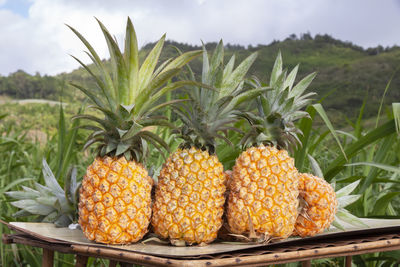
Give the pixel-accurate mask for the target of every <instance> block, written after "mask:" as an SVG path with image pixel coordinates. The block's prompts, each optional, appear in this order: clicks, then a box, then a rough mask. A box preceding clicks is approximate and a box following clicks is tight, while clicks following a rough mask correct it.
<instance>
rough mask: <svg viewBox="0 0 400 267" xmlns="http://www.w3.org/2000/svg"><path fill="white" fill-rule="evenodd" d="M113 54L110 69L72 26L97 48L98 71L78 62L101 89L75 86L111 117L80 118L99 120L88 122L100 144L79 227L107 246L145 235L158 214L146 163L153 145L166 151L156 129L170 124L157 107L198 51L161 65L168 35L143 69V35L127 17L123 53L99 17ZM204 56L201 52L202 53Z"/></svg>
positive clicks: (82, 195) (83, 189) (93, 139)
mask: <svg viewBox="0 0 400 267" xmlns="http://www.w3.org/2000/svg"><path fill="white" fill-rule="evenodd" d="M98 22H99V25H100V28H101V30H102V32H103V34H104V37H105V39H106V41H107V45H108V48H109V52H110V55H111V70H112V71H111V73H109V72H108V68H107V67H106V66H105V65H104V63H103V62H102V61H101V60H100V58H99V56H98V55H97V53H96V52H95V50H94V49H93V48H92V46H91V45H90V44H89V43H88V42H87V41H86V39H85V38H84V37H83V36H82V35H81V34H80V33H78V32H77V31H76V30H75V29H73V28H72V27H70V28H71V30H72V31H73V32H74V33H75V34H76V35H77V36H78V37H79V39H80V40H81V41H82V42H83V43H84V44H85V46H86V47H87V49H88V50H89V52H90V54H89V55H90V57H91V59H92V60H93V62H94V65H95V66H96V67H97V70H98V72H99V74H95V73H94V72H93V71H92V69H90V68H89V67H88V66H86V65H85V64H83V63H82V62H81V61H80V60H78V59H77V60H78V62H79V63H80V64H81V65H82V66H83V67H84V68H85V69H86V70H87V71H88V73H89V74H90V75H91V76H92V77H93V78H94V80H95V82H96V83H97V86H98V87H93V88H83V87H81V86H79V85H74V86H75V87H76V88H78V89H79V90H81V91H82V92H83V93H85V94H86V95H87V96H88V97H89V99H90V100H92V102H93V106H92V107H93V108H95V109H97V110H99V111H100V112H101V113H102V115H104V118H101V117H100V116H93V115H77V116H75V118H76V119H87V120H89V121H91V122H94V123H95V124H96V126H94V125H93V124H91V125H86V126H83V128H85V129H89V130H92V134H91V135H90V136H89V139H88V141H87V143H86V145H85V147H88V146H90V145H92V144H93V143H98V147H97V148H98V150H97V156H96V158H95V160H94V162H93V163H92V164H91V165H90V166H89V167H88V168H87V171H86V175H85V176H84V178H83V181H82V187H81V189H80V199H79V224H80V226H81V228H82V230H83V234H84V235H85V236H86V237H87V238H88V239H90V240H94V241H96V242H100V243H107V244H126V243H130V242H135V241H138V240H140V239H141V238H142V237H143V236H144V234H145V233H146V232H147V228H148V225H149V222H150V217H151V189H152V184H153V181H152V179H151V178H150V177H149V176H148V173H147V170H146V169H145V167H144V165H143V163H144V161H145V158H146V156H147V155H146V154H147V146H148V143H151V144H153V145H154V146H155V147H156V148H158V149H159V150H160V152H162V150H161V147H164V148H166V149H167V148H168V147H167V145H166V143H165V142H164V141H163V140H162V139H161V138H160V137H158V136H157V135H156V134H154V133H153V132H152V131H151V128H152V127H154V126H159V125H169V122H168V121H167V120H166V119H165V118H163V117H160V116H158V115H156V114H155V112H157V111H159V109H160V108H162V107H164V106H165V105H167V104H169V103H163V104H157V100H159V99H160V97H161V96H162V95H163V94H164V93H165V92H167V91H170V90H173V89H175V88H178V87H179V86H181V85H182V82H178V83H169V84H168V85H166V86H164V85H165V84H166V82H167V81H169V80H170V79H171V78H172V77H173V76H175V75H176V74H177V73H178V72H179V71H180V69H181V68H182V67H183V66H184V65H185V64H186V63H187V62H188V61H189V60H191V59H192V58H193V57H195V56H197V55H199V51H193V52H189V53H186V54H183V55H181V56H179V57H178V58H176V59H174V60H168V61H167V62H165V63H164V64H161V65H160V67H159V68H157V69H156V70H155V71H154V69H155V67H156V64H157V61H158V58H159V55H160V53H161V49H162V46H163V43H164V39H165V36H163V37H162V38H161V39H160V40H159V41H158V43H157V44H156V45H155V46H154V48H153V50H152V51H151V52H150V53H149V55H148V56H147V58H146V59H145V61H144V62H143V64H142V66H141V67H140V68H139V55H138V45H137V40H136V34H135V31H134V28H133V25H132V22H131V20H130V19H129V18H128V21H127V26H126V37H125V51H124V52H121V51H120V49H119V47H118V45H117V43H116V42H115V40H114V38H113V37H112V36H111V35H110V33H109V32H108V31H107V29H106V28H105V27H104V25H103V24H102V23H101V22H100V21H98ZM200 53H201V51H200Z"/></svg>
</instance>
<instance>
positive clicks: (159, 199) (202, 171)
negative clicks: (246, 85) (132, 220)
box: [152, 41, 262, 245]
mask: <svg viewBox="0 0 400 267" xmlns="http://www.w3.org/2000/svg"><path fill="white" fill-rule="evenodd" d="M255 58H256V54H252V55H250V56H249V57H248V58H247V59H245V60H244V61H243V62H242V63H241V64H240V65H239V66H238V67H237V68H236V69H235V70H234V69H233V66H234V61H235V56H233V57H232V58H231V59H230V61H229V63H228V64H227V65H226V66H225V68H224V66H223V43H222V41H221V42H220V43H219V44H218V46H217V47H216V50H215V52H214V54H213V56H212V57H211V61H210V63H209V58H208V53H207V51H206V49H205V47H203V73H202V83H203V85H204V84H205V86H209V87H214V89H210V88H204V87H199V86H196V87H191V88H188V90H186V93H187V94H188V98H189V100H190V101H186V102H180V103H179V104H177V105H176V106H175V107H174V110H175V112H176V113H177V114H178V115H179V117H180V118H181V120H182V123H183V125H182V126H181V127H180V128H179V130H178V133H179V136H180V137H181V138H182V139H183V140H184V142H183V143H182V144H181V145H180V147H179V149H178V150H177V151H175V152H174V153H173V154H172V155H170V157H169V158H168V159H167V161H166V162H165V164H164V165H163V168H162V170H161V172H160V176H159V180H158V185H157V189H156V197H155V203H154V205H153V217H152V225H153V228H154V231H155V233H156V234H158V235H159V236H160V237H162V238H169V239H170V241H171V243H172V244H174V245H185V244H189V245H191V244H195V243H197V244H206V243H210V242H212V241H213V240H214V239H215V238H216V237H217V233H218V230H219V228H220V227H221V225H222V215H223V211H224V202H225V197H224V192H225V190H226V188H225V180H226V174H225V173H224V171H223V166H222V164H221V163H220V162H219V160H218V158H217V156H216V155H215V149H216V145H217V143H216V140H217V139H223V140H225V141H227V142H229V140H227V139H226V138H225V137H224V136H223V135H222V134H221V133H220V132H221V131H225V130H228V129H231V127H230V126H229V124H231V123H233V122H235V121H236V120H237V119H236V117H235V116H234V114H233V113H234V111H235V108H236V107H237V106H238V105H239V104H240V103H242V102H243V101H245V100H246V99H247V98H249V97H251V96H253V95H257V94H259V93H260V92H262V89H253V90H250V91H243V77H244V75H245V74H246V72H247V71H248V69H249V68H250V66H251V64H252V63H253V62H254V60H255ZM190 73H191V74H193V73H192V72H191V71H190ZM193 79H194V78H193Z"/></svg>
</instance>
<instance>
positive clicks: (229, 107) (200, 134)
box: [173, 40, 266, 153]
mask: <svg viewBox="0 0 400 267" xmlns="http://www.w3.org/2000/svg"><path fill="white" fill-rule="evenodd" d="M202 53H203V68H202V75H201V82H202V83H201V84H200V83H198V82H196V81H195V80H194V79H195V77H194V75H193V72H192V70H191V69H190V67H189V68H188V70H189V74H190V77H191V79H193V82H194V84H192V85H191V84H188V85H186V86H185V88H186V89H187V90H186V91H185V93H186V96H185V97H184V99H187V100H188V101H185V102H181V103H175V104H174V107H173V108H174V112H175V113H176V114H177V115H178V116H179V118H180V119H181V121H182V122H183V125H182V126H181V127H180V128H179V129H177V130H175V132H176V133H178V134H179V136H180V137H181V138H182V139H183V140H184V142H183V143H182V147H185V148H189V147H191V146H195V147H197V148H201V149H208V151H209V152H210V153H214V152H215V149H216V140H222V141H224V142H226V143H228V144H229V143H230V141H229V140H228V139H227V138H226V136H225V135H224V134H221V133H222V132H225V131H227V130H234V131H235V130H237V129H236V128H235V127H232V125H233V123H234V122H236V121H238V120H239V116H238V114H239V113H240V112H239V107H240V105H241V104H242V103H243V102H245V101H248V100H249V99H252V98H254V97H256V96H258V95H260V94H261V93H263V92H264V91H265V90H266V88H255V89H252V90H247V89H244V88H243V81H244V77H245V75H246V73H247V71H248V70H249V68H250V66H251V65H252V64H253V62H254V60H255V58H256V57H257V53H253V54H251V55H250V56H249V57H247V58H246V59H245V60H243V61H242V62H241V63H240V64H239V65H238V66H237V67H236V68H234V61H235V57H234V56H233V57H232V58H231V60H230V61H229V63H228V64H227V65H226V66H224V62H223V59H224V46H223V42H222V40H221V41H220V42H219V43H218V45H217V47H216V48H215V50H214V52H213V54H212V55H211V57H210V56H209V53H208V52H207V49H206V47H205V46H204V45H203V52H202Z"/></svg>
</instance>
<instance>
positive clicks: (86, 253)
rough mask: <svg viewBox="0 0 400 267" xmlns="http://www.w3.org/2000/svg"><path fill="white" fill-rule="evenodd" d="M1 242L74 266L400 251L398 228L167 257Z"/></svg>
mask: <svg viewBox="0 0 400 267" xmlns="http://www.w3.org/2000/svg"><path fill="white" fill-rule="evenodd" d="M2 241H3V243H5V244H12V243H15V244H23V245H27V246H34V247H39V248H42V249H43V262H42V266H45V267H47V266H53V260H54V252H55V251H57V252H60V253H68V254H74V255H76V256H75V257H76V265H75V266H86V263H87V260H88V257H95V258H103V259H109V260H110V266H116V265H117V263H120V265H121V266H130V265H131V264H140V265H144V266H233V265H235V266H249V265H251V266H265V265H268V264H280V263H289V262H300V261H301V262H303V266H310V265H311V260H312V259H319V258H331V257H343V256H345V257H346V266H351V256H353V255H359V254H366V253H374V252H382V251H392V250H400V227H391V228H387V229H386V228H385V230H383V231H375V232H373V233H371V232H365V233H359V234H358V237H354V236H353V235H338V236H335V235H332V236H327V237H326V238H324V239H323V240H321V239H318V238H316V239H315V238H310V239H299V240H294V241H291V242H289V243H274V244H269V245H268V246H261V247H257V248H251V249H244V250H238V251H233V252H229V253H220V254H216V255H203V256H196V257H181V258H177V257H168V256H163V257H162V256H155V255H147V254H143V253H138V252H132V251H124V250H123V249H117V248H111V247H98V246H95V245H80V244H72V243H68V242H57V243H54V242H48V241H46V240H44V239H40V238H37V237H34V236H32V235H29V234H26V233H18V232H17V233H16V234H4V235H3V238H2Z"/></svg>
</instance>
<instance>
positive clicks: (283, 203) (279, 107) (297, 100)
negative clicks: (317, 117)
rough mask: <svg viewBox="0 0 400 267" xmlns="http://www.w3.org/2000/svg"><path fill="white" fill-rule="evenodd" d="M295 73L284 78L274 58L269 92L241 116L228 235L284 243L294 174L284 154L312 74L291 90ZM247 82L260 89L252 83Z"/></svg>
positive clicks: (293, 139) (291, 215)
mask: <svg viewBox="0 0 400 267" xmlns="http://www.w3.org/2000/svg"><path fill="white" fill-rule="evenodd" d="M297 69H298V66H296V67H295V68H294V69H293V71H291V72H290V74H289V75H286V70H285V71H283V70H282V58H281V54H280V53H279V54H278V57H277V59H276V61H275V64H274V67H273V70H272V74H271V79H270V84H269V86H270V90H268V91H266V92H265V93H263V94H262V95H260V96H259V97H257V99H256V111H255V112H246V113H244V114H243V116H244V117H245V118H246V119H247V121H248V122H249V123H250V125H251V129H250V131H248V132H247V133H246V135H245V136H244V137H243V139H242V144H243V146H244V147H248V149H247V150H245V151H244V152H242V154H241V155H240V156H239V157H238V158H237V160H236V163H235V165H234V167H233V174H232V180H231V182H230V188H229V189H230V193H229V200H228V208H227V220H228V225H229V228H230V229H229V230H230V231H231V232H232V233H233V234H236V235H241V236H242V237H243V236H244V237H246V238H249V239H251V240H253V241H266V240H268V239H270V238H276V239H283V238H287V237H288V236H290V235H291V234H292V232H293V229H294V226H295V222H296V218H297V215H298V211H297V209H298V203H299V200H298V196H299V189H298V186H299V178H298V171H297V169H296V168H295V166H294V160H293V158H291V157H290V156H289V153H288V151H287V149H292V148H293V146H295V145H297V144H298V143H299V141H298V138H297V133H298V132H299V130H298V129H297V128H296V127H295V125H294V121H295V120H297V119H299V118H302V117H305V116H307V115H308V113H306V112H304V111H301V109H302V108H303V107H304V106H306V105H308V104H309V103H310V102H311V100H310V99H309V97H310V96H312V95H313V94H314V93H308V94H305V95H303V92H304V91H305V89H306V88H307V87H308V85H309V84H310V82H311V81H312V79H313V78H314V76H315V74H310V75H308V76H307V77H305V78H304V79H303V80H301V81H300V82H299V83H298V84H297V85H296V86H293V84H294V80H295V77H296V74H297ZM251 83H252V84H253V86H255V87H256V88H257V87H260V86H261V83H260V82H259V81H258V80H257V78H254V79H253V81H252V82H251ZM246 235H247V236H246Z"/></svg>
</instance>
